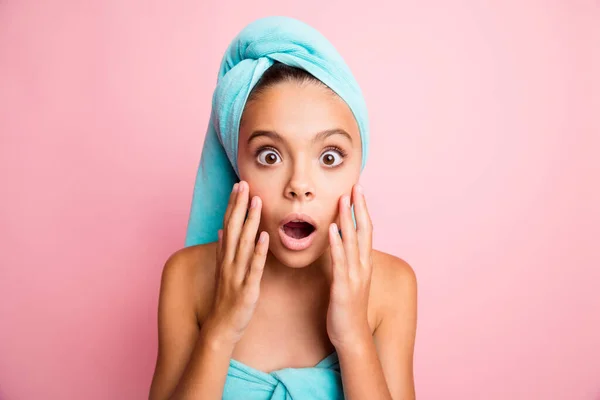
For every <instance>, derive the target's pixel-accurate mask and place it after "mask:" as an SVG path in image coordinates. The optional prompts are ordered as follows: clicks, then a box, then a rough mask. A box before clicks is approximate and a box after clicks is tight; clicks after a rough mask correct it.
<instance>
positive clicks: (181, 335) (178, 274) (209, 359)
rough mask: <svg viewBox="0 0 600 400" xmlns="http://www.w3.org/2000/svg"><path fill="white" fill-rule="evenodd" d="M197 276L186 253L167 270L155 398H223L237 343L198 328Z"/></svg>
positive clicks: (162, 294)
mask: <svg viewBox="0 0 600 400" xmlns="http://www.w3.org/2000/svg"><path fill="white" fill-rule="evenodd" d="M191 279H193V278H192V277H191V275H190V273H189V272H188V271H187V270H186V262H185V259H184V256H183V255H182V254H181V252H177V253H175V254H174V255H173V256H171V257H170V258H169V260H167V262H166V264H165V267H164V269H163V274H162V281H161V289H160V297H159V307H158V357H157V362H156V369H155V372H154V377H153V379H152V385H151V388H150V395H149V399H150V400H164V399H191V398H196V399H198V398H200V388H202V395H201V396H202V399H220V398H221V396H222V392H223V387H224V384H225V379H226V375H227V369H228V365H229V359H230V358H231V353H232V351H233V345H231V344H228V343H227V342H226V341H223V342H220V341H219V340H218V338H219V336H218V332H217V331H216V330H214V329H212V328H211V327H210V324H208V323H207V324H204V325H203V326H202V329H200V328H199V326H198V324H197V320H196V314H195V310H194V304H195V299H196V296H195V294H194V293H193V292H192V285H189V282H190V280H191Z"/></svg>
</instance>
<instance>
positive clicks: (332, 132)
mask: <svg viewBox="0 0 600 400" xmlns="http://www.w3.org/2000/svg"><path fill="white" fill-rule="evenodd" d="M333 135H342V136H345V137H346V138H348V140H349V141H350V143H352V136H350V134H349V133H348V132H346V131H345V130H343V129H340V128H334V129H327V130H324V131H321V132H319V133H317V134H316V135H315V137H314V138H313V139H312V142H313V143H315V142H318V141H322V140H325V139H327V138H328V137H329V136H333ZM260 136H266V137H268V138H271V139H273V140H274V141H277V142H284V141H285V140H284V139H283V137H282V136H281V135H280V134H279V133H277V132H275V131H264V130H258V131H254V132H252V134H251V135H250V137H249V138H248V143H250V142H251V141H252V140H253V139H255V138H257V137H260Z"/></svg>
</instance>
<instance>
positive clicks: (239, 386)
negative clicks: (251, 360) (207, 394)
mask: <svg viewBox="0 0 600 400" xmlns="http://www.w3.org/2000/svg"><path fill="white" fill-rule="evenodd" d="M343 398H344V391H343V388H342V377H341V374H340V363H339V359H338V356H337V353H336V352H333V353H332V354H330V355H329V356H327V357H326V358H325V359H324V360H322V361H321V362H320V363H318V364H317V365H316V366H314V367H310V368H284V369H281V370H278V371H273V372H271V373H266V372H263V371H258V370H256V369H254V368H251V367H249V366H247V365H245V364H242V363H241V362H238V361H236V360H231V361H230V367H229V372H228V374H227V380H226V381H225V389H224V390H223V400H238V399H244V400H298V399H301V400H342V399H343Z"/></svg>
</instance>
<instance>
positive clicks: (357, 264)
mask: <svg viewBox="0 0 600 400" xmlns="http://www.w3.org/2000/svg"><path fill="white" fill-rule="evenodd" d="M362 192H363V191H362V188H361V187H360V185H355V186H354V187H353V191H352V203H353V204H354V210H355V216H356V229H355V228H354V222H353V220H352V212H351V209H350V196H348V195H344V196H342V197H341V198H340V201H339V205H338V207H339V216H340V225H341V230H342V237H340V235H339V232H338V228H337V225H336V224H335V223H334V224H331V225H330V227H329V243H330V246H331V247H330V251H331V264H332V277H333V279H332V283H331V291H330V296H329V309H328V311H327V333H328V335H329V339H330V340H331V343H332V344H333V345H334V346H335V347H336V349H338V350H339V349H340V348H341V347H352V346H354V345H356V344H358V343H359V342H360V341H361V340H364V338H365V337H367V336H368V337H369V338H370V337H371V331H370V328H369V323H368V319H367V310H368V307H367V306H368V304H369V289H370V287H371V272H372V269H373V266H372V258H371V250H372V249H371V242H372V232H373V225H372V223H371V218H370V217H369V213H368V211H367V203H366V201H365V197H364V195H363V193H362ZM342 238H343V239H342Z"/></svg>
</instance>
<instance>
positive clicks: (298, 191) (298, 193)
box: [285, 167, 315, 201]
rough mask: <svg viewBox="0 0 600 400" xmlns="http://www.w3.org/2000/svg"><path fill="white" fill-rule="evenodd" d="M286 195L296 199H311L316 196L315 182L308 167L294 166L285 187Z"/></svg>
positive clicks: (288, 197)
mask: <svg viewBox="0 0 600 400" xmlns="http://www.w3.org/2000/svg"><path fill="white" fill-rule="evenodd" d="M285 197H286V198H287V199H290V200H296V201H311V200H313V199H314V198H315V188H314V184H313V182H312V179H311V177H310V174H309V172H308V170H307V169H306V168H304V167H294V170H293V171H292V176H291V177H290V179H289V181H288V184H287V185H286V188H285Z"/></svg>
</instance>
